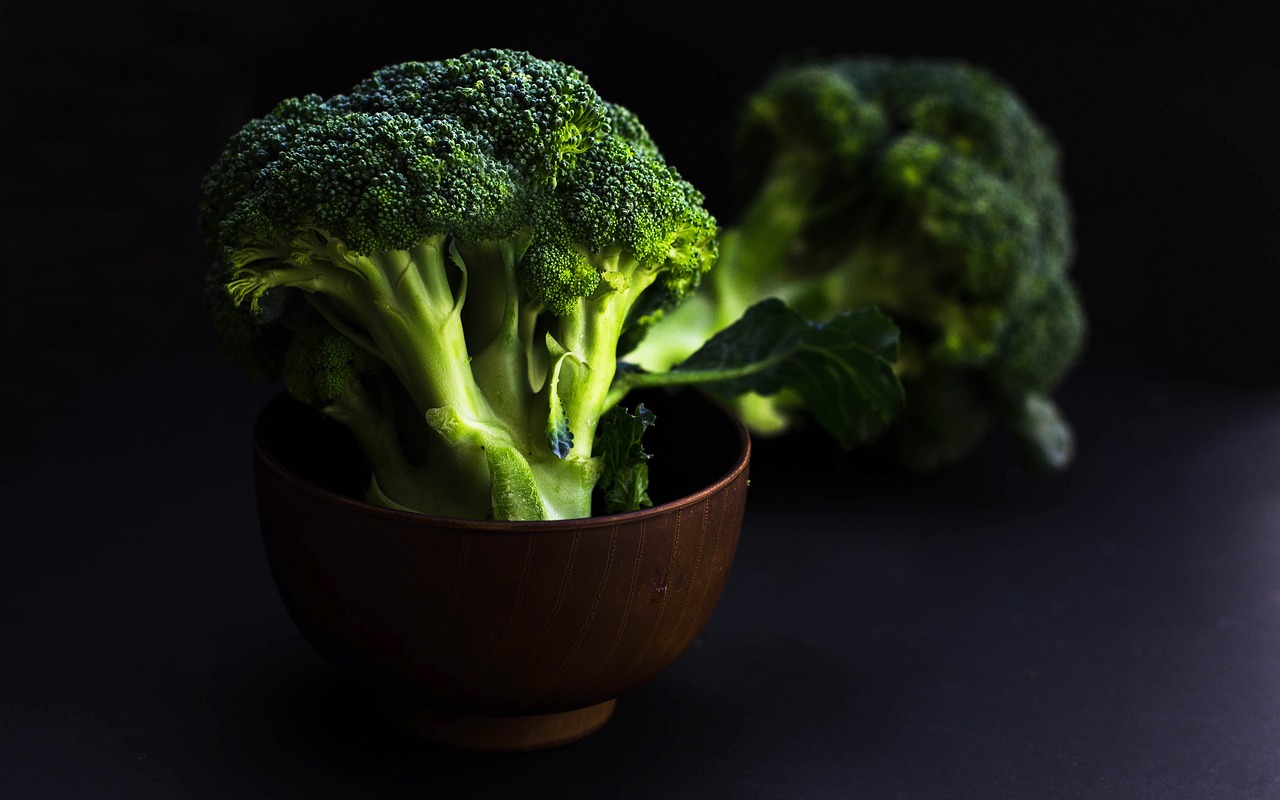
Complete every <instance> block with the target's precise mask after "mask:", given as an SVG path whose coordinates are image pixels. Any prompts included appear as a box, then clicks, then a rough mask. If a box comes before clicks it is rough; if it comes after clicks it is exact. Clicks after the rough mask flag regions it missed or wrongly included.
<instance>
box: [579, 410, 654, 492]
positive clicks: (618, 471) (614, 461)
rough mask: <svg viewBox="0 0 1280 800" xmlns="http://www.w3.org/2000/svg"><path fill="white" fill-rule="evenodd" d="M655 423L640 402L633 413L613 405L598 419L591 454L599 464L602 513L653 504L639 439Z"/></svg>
mask: <svg viewBox="0 0 1280 800" xmlns="http://www.w3.org/2000/svg"><path fill="white" fill-rule="evenodd" d="M656 420H657V417H656V416H655V415H654V413H653V412H652V411H651V410H649V409H648V408H645V405H644V403H640V404H639V405H637V406H636V411H635V413H634V414H632V413H631V412H630V411H628V410H627V409H625V408H623V407H622V406H614V407H613V408H611V409H609V410H608V411H607V412H605V415H604V416H603V417H601V419H600V430H599V432H598V433H597V435H596V441H595V450H594V455H595V456H596V457H598V458H600V459H601V461H602V462H603V468H602V470H601V474H600V481H599V483H597V484H596V487H597V489H598V490H599V492H600V497H601V500H602V502H603V504H604V511H605V513H606V514H620V513H623V512H626V511H636V510H639V509H641V508H649V507H650V506H652V505H653V501H652V500H651V499H650V498H649V491H648V490H649V463H648V462H649V457H650V454H649V453H647V452H645V449H644V446H643V444H642V443H641V441H640V439H641V438H642V437H643V436H644V433H645V431H647V430H648V429H649V428H650V426H652V425H653V424H654V422H655V421H656Z"/></svg>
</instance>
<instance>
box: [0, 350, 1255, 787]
mask: <svg viewBox="0 0 1280 800" xmlns="http://www.w3.org/2000/svg"><path fill="white" fill-rule="evenodd" d="M271 393H272V390H270V389H267V388H262V389H246V387H245V385H244V384H243V382H241V381H240V380H239V378H238V376H231V375H229V374H224V373H221V372H218V371H216V370H214V371H210V370H208V369H200V368H198V367H194V366H193V367H192V368H190V369H189V370H186V369H184V368H182V367H173V368H171V369H170V370H169V371H168V372H167V373H164V374H160V375H158V376H157V375H156V374H155V372H154V370H148V371H142V370H141V368H140V369H139V371H138V373H137V374H133V373H132V372H131V371H130V370H129V369H124V370H122V371H121V372H120V374H119V377H118V379H115V380H112V381H108V382H103V383H100V384H98V385H96V386H95V387H94V388H92V389H91V390H89V391H87V392H86V393H85V394H84V395H83V396H82V397H81V398H80V399H79V400H78V401H77V402H76V403H75V404H74V405H73V406H72V407H71V408H70V409H69V411H68V413H67V414H66V415H65V419H64V421H63V424H61V425H60V426H59V427H58V428H57V432H56V434H55V435H53V436H51V437H49V438H48V439H47V440H46V441H45V442H44V443H43V444H42V446H40V447H38V448H36V449H35V450H34V451H33V452H31V453H30V454H29V455H28V457H26V458H24V459H23V460H21V461H20V462H18V463H17V464H15V465H14V466H13V467H12V468H10V469H9V470H7V471H6V472H5V474H4V476H3V480H2V482H0V512H2V513H3V515H4V519H6V520H8V521H9V522H8V525H9V526H13V524H14V520H16V521H17V529H16V530H15V529H14V528H13V527H9V530H8V531H7V535H6V536H5V541H6V547H5V558H4V559H3V560H0V608H3V609H4V616H3V618H4V623H3V640H4V650H5V653H6V655H5V657H4V658H3V659H2V660H0V797H3V798H6V800H28V799H32V800H34V798H99V797H101V798H130V799H139V800H140V799H141V798H166V799H170V798H238V799H244V798H256V797H264V798H265V797H271V798H292V797H330V796H334V797H353V798H354V797H361V798H374V797H446V798H455V797H456V798H472V797H475V798H480V797H512V796H519V795H522V794H525V793H528V792H531V791H538V792H555V793H557V794H558V795H559V796H564V797H583V798H686V797H687V798H705V797H734V798H754V797H759V798H836V797H838V798H854V797H859V798H861V797H866V798H878V799H879V798H982V800H993V799H994V798H1044V799H1045V800H1048V799H1049V798H1072V799H1073V800H1077V799H1078V798H1159V799H1160V800H1177V799H1178V798H1187V800H1206V799H1207V798H1270V797H1280V758H1278V756H1277V753H1280V713H1278V712H1280V677H1278V676H1280V391H1277V390H1270V389H1258V388H1241V387H1233V386H1229V385H1225V384H1220V383H1216V382H1213V381H1206V380H1199V379H1189V378H1186V377H1183V376H1180V375H1178V374H1177V373H1168V374H1162V373H1146V374H1126V373H1123V372H1120V371H1117V370H1115V369H1111V368H1092V369H1091V368H1087V367H1086V368H1084V369H1081V370H1080V371H1079V372H1078V373H1077V374H1075V375H1074V376H1073V377H1072V378H1071V379H1070V380H1069V381H1068V383H1067V384H1066V386H1064V387H1063V389H1062V392H1061V402H1062V405H1063V407H1064V409H1065V410H1066V412H1067V413H1068V415H1069V416H1071V417H1072V418H1073V419H1074V420H1075V421H1076V424H1077V427H1078V434H1079V440H1080V445H1079V446H1080V449H1079V454H1078V457H1077V460H1076V462H1075V464H1074V465H1073V467H1072V468H1071V469H1070V470H1069V471H1068V472H1066V473H1064V474H1061V475H1058V476H1053V477H1033V476H1028V475H1026V474H1024V473H1022V472H1020V471H1019V469H1018V467H1017V465H1016V462H1015V461H1013V459H1012V458H1011V457H1010V455H1009V452H1008V449H1007V442H1005V441H1004V440H1003V439H1002V438H1001V436H1000V435H999V434H997V435H994V436H992V437H991V438H990V439H989V440H988V441H987V442H985V443H984V444H983V446H982V447H980V448H979V450H978V451H977V452H975V453H974V455H973V456H972V458H971V459H970V460H969V461H968V462H966V464H965V465H964V467H963V468H960V469H955V470H952V471H949V472H946V473H944V474H942V475H938V476H934V477H931V478H928V479H925V480H919V479H908V478H906V477H905V476H901V475H894V474H892V473H887V474H886V471H885V470H880V469H876V468H874V465H870V466H869V465H868V464H866V463H865V462H864V461H859V460H858V459H856V458H831V457H830V456H824V455H822V454H817V455H815V454H813V453H812V452H811V451H810V449H809V448H810V446H811V445H812V444H813V442H811V441H808V440H806V439H805V438H804V437H800V438H799V439H798V440H796V441H794V442H789V443H786V444H782V443H777V442H760V443H758V444H757V448H756V453H755V468H754V470H753V483H752V490H751V492H752V493H751V496H750V499H749V507H748V518H747V522H746V526H745V528H744V530H743V535H742V540H741V544H740V547H739V551H738V555H737V559H736V561H735V564H734V567H733V571H732V573H731V575H730V580H729V584H728V587H727V589H726V591H725V593H724V595H723V598H722V600H721V602H720V605H719V606H718V607H717V610H716V612H715V614H714V616H713V618H712V620H711V622H710V624H709V625H708V627H707V628H706V629H705V630H704V632H703V634H702V636H701V637H700V638H699V639H698V640H697V642H696V643H695V644H694V645H693V646H692V647H691V649H690V650H688V651H687V652H686V653H685V654H684V655H683V656H682V657H681V658H680V659H679V660H678V661H677V662H676V664H675V665H674V666H673V667H671V668H670V669H669V670H668V671H667V672H665V673H663V674H662V675H661V676H660V677H658V678H657V679H655V680H653V681H652V682H651V683H649V684H647V685H645V686H643V687H642V688H640V689H638V690H636V691H634V692H632V693H631V694H629V695H626V696H624V697H623V698H622V699H621V701H620V703H619V706H618V710H617V713H616V715H615V716H614V718H613V719H612V720H611V721H610V722H609V723H608V724H607V725H606V726H605V727H604V728H603V729H602V730H600V731H599V732H598V733H596V734H594V735H593V736H591V737H589V738H587V739H585V740H583V741H581V742H578V743H575V744H572V745H569V746H566V747H562V748H559V749H555V750H549V751H543V752H539V753H531V754H520V755H483V754H471V753H460V752H455V751H451V750H447V749H443V748H440V747H437V746H433V745H430V744H427V743H424V742H421V741H417V740H414V739H411V738H408V737H406V736H404V735H401V734H400V733H398V732H397V731H395V730H393V729H391V728H390V727H389V726H388V725H387V724H385V723H384V722H383V721H382V720H381V719H379V718H378V717H377V716H376V715H375V713H374V712H373V711H371V709H370V707H369V706H368V705H367V704H366V703H365V701H364V697H363V695H362V693H361V692H360V690H359V687H356V686H353V685H351V684H350V683H349V682H348V680H347V679H345V678H344V677H343V676H342V675H340V674H338V673H337V672H336V671H335V670H334V669H333V668H332V667H330V666H329V665H328V664H327V663H326V662H325V661H323V660H322V659H321V658H320V657H319V656H317V655H316V654H315V653H314V652H313V651H312V650H311V649H310V647H309V646H308V645H307V644H306V642H304V641H303V639H302V638H301V636H300V635H299V634H298V632H297V630H296V629H295V628H294V627H293V625H292V623H291V621H290V619H289V618H288V616H287V614H286V612H285V610H284V608H283V607H282V605H281V603H280V601H279V598H278V596H277V595H276V593H275V589H274V586H273V584H272V581H271V577H270V575H269V573H268V570H267V566H266V562H265V559H264V556H263V552H262V547H261V544H260V540H259V538H258V530H257V522H256V517H255V507H254V498H253V490H252V486H251V483H250V472H249V440H248V434H249V426H250V424H251V422H252V420H253V418H254V416H255V414H256V411H257V409H258V407H259V406H260V404H261V403H262V402H263V401H264V400H265V399H266V398H267V396H268V395H269V394H271ZM806 456H808V458H807V459H806ZM808 462H812V463H808Z"/></svg>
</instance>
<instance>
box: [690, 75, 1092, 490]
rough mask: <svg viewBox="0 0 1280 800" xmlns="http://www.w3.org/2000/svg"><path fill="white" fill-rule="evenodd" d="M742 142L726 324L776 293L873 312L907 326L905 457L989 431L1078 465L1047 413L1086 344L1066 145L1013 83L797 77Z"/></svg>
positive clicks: (721, 275)
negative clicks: (999, 425) (1064, 171)
mask: <svg viewBox="0 0 1280 800" xmlns="http://www.w3.org/2000/svg"><path fill="white" fill-rule="evenodd" d="M738 136H739V138H738V142H737V145H738V153H739V155H740V158H739V162H738V163H739V164H740V165H741V168H742V178H743V185H744V187H745V188H746V191H747V194H746V197H747V203H746V206H745V210H744V212H743V214H742V216H741V219H740V221H739V223H738V224H737V225H735V226H732V227H731V228H730V229H729V231H728V232H727V234H726V236H725V238H724V241H723V243H722V247H723V251H724V254H723V257H722V259H721V263H720V265H719V267H718V268H717V270H716V274H715V275H714V276H713V281H714V287H713V289H714V292H713V293H712V294H711V295H710V296H711V297H713V298H714V300H713V302H714V303H715V304H717V305H718V306H719V310H718V313H719V316H720V318H721V319H729V318H732V317H733V316H734V315H735V314H736V313H737V309H738V308H740V307H741V306H742V305H744V304H746V303H749V302H750V300H751V299H752V298H753V297H759V296H770V295H776V296H781V297H783V298H785V299H788V300H789V301H791V302H792V303H793V304H794V305H795V307H796V308H797V309H799V310H801V311H802V312H804V313H806V314H807V315H809V316H811V317H813V318H817V319H823V318H826V317H829V316H831V315H833V314H835V313H837V312H839V311H841V310H843V309H848V308H856V307H860V306H864V305H874V306H878V307H879V308H880V309H881V310H882V311H884V312H886V313H887V314H889V315H890V316H891V317H892V318H893V319H894V320H895V321H896V322H897V323H898V324H899V325H900V326H901V328H902V342H901V357H900V360H899V364H898V369H899V373H900V375H901V377H902V380H903V385H904V387H905V389H906V398H907V399H906V410H905V412H904V414H903V415H902V418H901V420H900V423H899V424H898V425H897V426H896V427H895V428H894V429H893V430H892V431H891V432H890V433H889V435H888V436H887V437H886V438H885V439H884V440H883V442H882V444H883V445H884V446H886V447H891V448H893V449H894V452H895V453H896V454H897V455H898V456H899V457H900V458H901V460H902V461H903V462H904V463H906V464H908V465H909V466H912V467H914V468H918V469H931V468H934V467H937V466H941V465H943V464H945V463H949V462H954V461H957V460H959V459H960V458H962V457H963V455H964V454H965V453H966V452H968V450H969V449H971V448H972V447H973V446H974V445H975V444H976V443H977V441H978V440H979V439H980V438H982V436H984V435H985V433H986V432H987V430H988V429H989V427H990V424H991V422H993V421H1001V422H1003V423H1005V424H1006V425H1008V426H1009V428H1010V429H1011V430H1013V431H1014V432H1015V434H1016V435H1017V436H1018V437H1019V439H1020V441H1021V442H1022V444H1023V445H1024V447H1025V453H1026V455H1027V456H1028V459H1029V463H1030V465H1033V466H1037V467H1051V468H1061V467H1063V466H1065V465H1066V464H1067V463H1069V461H1070V459H1071V457H1072V448H1071V438H1072V437H1071V431H1070V428H1069V426H1068V425H1067V423H1066V422H1065V421H1064V420H1063V419H1062V418H1061V416H1060V415H1058V414H1057V413H1056V410H1054V411H1053V413H1047V412H1046V409H1052V401H1051V400H1050V399H1049V398H1050V395H1051V393H1052V392H1053V390H1054V389H1055V388H1056V387H1057V386H1058V385H1059V383H1060V382H1061V381H1062V380H1063V379H1064V377H1065V376H1066V375H1067V373H1068V372H1069V371H1070V369H1071V368H1072V367H1073V366H1074V365H1075V364H1076V363H1077V361H1078V359H1079V356H1080V354H1081V351H1082V348H1083V345H1084V341H1085V319H1084V314H1083V311H1082V308H1081V304H1080V300H1079V298H1078V296H1077V294H1076V292H1075V289H1074V287H1073V285H1072V283H1071V280H1070V267H1071V264H1072V262H1073V260H1074V256H1075V253H1074V239H1073V228H1072V226H1073V220H1072V216H1071V209H1070V204H1069V199H1068V197H1067V194H1066V191H1065V188H1064V185H1063V181H1062V175H1061V169H1060V152H1059V149H1058V146H1057V143H1056V142H1055V141H1054V139H1053V138H1052V137H1051V135H1050V134H1049V132H1048V131H1047V129H1046V128H1045V126H1044V125H1043V124H1042V123H1041V122H1040V121H1039V120H1038V119H1037V118H1036V117H1035V116H1034V115H1033V114H1032V113H1031V111H1030V110H1029V108H1028V107H1027V105H1026V104H1025V102H1024V101H1023V100H1022V99H1021V98H1020V96H1019V95H1018V94H1017V93H1016V92H1015V91H1014V90H1013V89H1012V88H1011V87H1010V86H1009V85H1008V84H1007V83H1005V82H1003V81H1001V80H1000V79H998V78H997V77H996V76H994V75H993V74H992V73H990V72H989V71H986V70H984V69H982V68H979V67H976V66H973V65H970V64H966V63H962V62H957V61H945V60H928V59H905V60H894V59H889V58H880V57H859V58H840V59H833V60H829V61H821V62H817V61H806V62H802V63H793V64H788V65H784V66H782V67H780V68H779V69H778V70H777V71H776V72H775V73H774V74H772V75H771V76H770V77H769V78H768V79H767V80H766V81H765V83H764V84H763V85H762V87H761V88H760V90H759V91H758V92H757V93H756V94H754V95H753V96H752V97H751V98H750V99H749V100H748V101H747V102H746V103H745V104H744V106H743V112H742V117H741V124H740V127H739V132H738ZM776 410H777V409H775V411H776ZM925 417H928V419H925ZM1046 420H1049V421H1050V422H1048V423H1047V422H1046ZM775 424H776V418H775Z"/></svg>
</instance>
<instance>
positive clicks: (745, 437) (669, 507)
mask: <svg viewBox="0 0 1280 800" xmlns="http://www.w3.org/2000/svg"><path fill="white" fill-rule="evenodd" d="M701 394H703V396H704V397H705V398H706V399H707V400H709V401H710V402H711V403H712V404H713V405H714V406H715V407H716V408H717V409H718V410H719V411H720V412H721V413H722V414H724V415H725V417H726V418H728V420H729V422H730V424H731V425H732V426H733V429H734V432H735V433H736V434H737V436H738V441H739V448H738V454H737V456H736V458H735V459H734V462H733V465H732V466H731V467H730V468H729V469H728V471H726V472H725V473H724V474H723V475H721V476H720V477H719V478H717V479H716V480H714V481H712V482H711V483H709V484H707V485H706V486H704V487H702V488H701V489H699V490H698V491H696V492H692V493H690V494H687V495H684V496H683V497H679V498H676V499H675V500H669V501H667V502H665V503H661V504H657V505H653V506H651V507H649V508H642V509H639V510H637V511H627V512H623V513H621V514H604V515H600V516H594V517H576V518H567V519H544V520H490V519H468V518H464V517H445V516H440V515H436V514H424V513H421V512H417V511H402V510H399V509H394V508H386V507H384V506H375V505H372V504H370V503H366V502H364V501H362V500H357V499H355V498H352V497H348V496H346V495H344V494H340V493H338V492H335V491H333V490H331V489H326V488H325V487H323V486H320V485H318V484H316V483H313V482H312V481H309V480H306V479H304V478H302V477H301V476H299V475H298V474H297V473H295V472H294V471H292V470H290V469H288V468H287V467H285V466H284V465H283V464H281V463H280V461H279V460H278V459H277V458H276V457H275V456H274V455H273V454H272V453H271V450H270V448H268V447H267V446H266V444H265V442H264V432H263V428H264V427H265V425H266V422H265V420H266V416H267V414H266V411H267V409H268V407H269V406H270V405H271V404H272V403H273V402H275V400H276V399H277V398H272V399H271V400H269V401H268V402H267V404H266V405H265V406H264V407H263V408H262V409H261V410H259V412H258V415H257V418H256V419H255V420H254V423H253V452H254V455H255V457H256V458H257V460H258V463H259V464H260V465H262V466H265V467H266V468H268V469H269V470H271V472H272V473H274V474H275V475H276V476H277V478H278V479H280V480H283V481H284V482H285V483H287V484H289V485H291V486H292V487H293V488H294V489H296V490H301V491H303V492H305V493H306V494H309V495H311V496H313V497H315V498H317V499H320V500H323V501H324V502H326V503H330V504H334V505H338V506H343V507H346V508H348V509H350V510H353V511H359V512H361V513H364V514H372V515H375V516H379V517H383V518H385V519H388V520H399V521H401V522H407V523H413V522H416V523H417V524H420V525H423V526H428V527H430V526H435V527H448V528H451V529H455V530H465V531H468V532H471V533H492V534H502V533H516V532H519V533H529V532H536V531H537V530H540V529H541V530H563V529H564V528H565V527H566V526H568V525H571V526H572V527H574V528H575V529H579V530H581V529H597V528H610V527H613V526H615V525H620V524H624V523H631V522H637V521H641V520H645V519H648V518H651V517H658V516H663V515H667V514H672V513H675V512H677V511H679V510H680V509H683V508H688V507H691V506H695V505H697V504H699V503H701V502H702V501H704V500H705V499H707V498H708V497H710V496H712V495H715V494H718V493H720V492H721V491H723V490H724V489H725V487H727V486H728V485H729V484H730V483H732V482H734V481H735V480H737V479H738V478H739V476H742V475H743V474H744V473H746V472H747V470H748V467H749V465H750V462H751V444H752V442H751V434H750V431H749V430H748V428H747V426H746V424H745V423H744V422H743V421H742V418H741V417H739V416H738V415H737V414H735V413H733V412H732V411H731V410H730V409H729V408H728V407H727V406H726V405H725V404H724V403H723V402H721V401H720V400H719V399H718V398H716V397H713V396H711V395H708V394H705V393H701Z"/></svg>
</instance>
